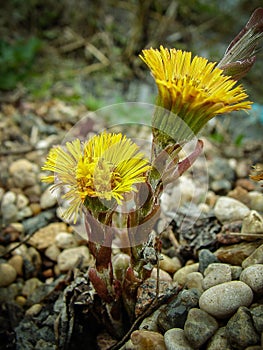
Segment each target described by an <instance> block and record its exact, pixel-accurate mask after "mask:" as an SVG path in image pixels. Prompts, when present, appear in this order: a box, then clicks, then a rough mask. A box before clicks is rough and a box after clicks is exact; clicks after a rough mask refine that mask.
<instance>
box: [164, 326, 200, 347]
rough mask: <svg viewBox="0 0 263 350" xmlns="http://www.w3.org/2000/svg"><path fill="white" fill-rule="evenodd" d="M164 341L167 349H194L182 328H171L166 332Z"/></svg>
mask: <svg viewBox="0 0 263 350" xmlns="http://www.w3.org/2000/svg"><path fill="white" fill-rule="evenodd" d="M164 342H165V346H166V349H167V350H193V349H194V348H193V347H192V346H191V345H190V343H189V342H188V340H187V338H186V337H185V335H184V331H183V329H181V328H172V329H169V330H168V331H167V332H165V334H164Z"/></svg>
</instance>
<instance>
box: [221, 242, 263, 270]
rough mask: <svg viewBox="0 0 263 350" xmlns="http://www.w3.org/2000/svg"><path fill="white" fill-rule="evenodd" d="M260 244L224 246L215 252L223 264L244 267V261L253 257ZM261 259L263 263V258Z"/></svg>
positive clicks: (249, 243)
mask: <svg viewBox="0 0 263 350" xmlns="http://www.w3.org/2000/svg"><path fill="white" fill-rule="evenodd" d="M259 244H260V243H259V242H257V241H255V242H242V243H238V244H231V245H228V246H222V247H220V248H219V249H217V250H216V251H215V255H216V257H217V258H218V259H219V260H220V261H221V262H224V263H227V264H231V265H239V266H240V265H241V264H242V267H244V266H243V262H244V260H245V259H247V258H248V257H249V256H250V257H251V256H252V255H253V253H254V251H255V250H256V249H257V248H258V246H259ZM262 248H263V246H262ZM260 259H261V260H262V262H263V257H262V256H261V257H260ZM254 264H255V262H254Z"/></svg>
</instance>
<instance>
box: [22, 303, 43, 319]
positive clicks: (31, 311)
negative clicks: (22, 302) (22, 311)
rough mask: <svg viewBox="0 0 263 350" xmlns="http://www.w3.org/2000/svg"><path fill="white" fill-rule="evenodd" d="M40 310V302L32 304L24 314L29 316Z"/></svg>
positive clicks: (35, 314)
mask: <svg viewBox="0 0 263 350" xmlns="http://www.w3.org/2000/svg"><path fill="white" fill-rule="evenodd" d="M41 310H42V305H41V304H34V305H32V306H31V307H30V308H29V309H27V310H26V316H31V317H34V316H37V315H38V314H39V313H40V311H41Z"/></svg>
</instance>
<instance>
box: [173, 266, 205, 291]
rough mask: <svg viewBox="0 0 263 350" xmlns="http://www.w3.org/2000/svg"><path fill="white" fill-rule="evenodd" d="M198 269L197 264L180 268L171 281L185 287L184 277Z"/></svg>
mask: <svg viewBox="0 0 263 350" xmlns="http://www.w3.org/2000/svg"><path fill="white" fill-rule="evenodd" d="M198 267H199V264H198V263H195V264H192V265H187V266H184V267H182V268H181V269H179V270H178V271H176V272H175V274H174V276H173V280H174V281H175V282H177V283H178V284H180V285H182V286H183V285H185V282H186V276H187V275H188V274H189V273H191V272H197V271H198Z"/></svg>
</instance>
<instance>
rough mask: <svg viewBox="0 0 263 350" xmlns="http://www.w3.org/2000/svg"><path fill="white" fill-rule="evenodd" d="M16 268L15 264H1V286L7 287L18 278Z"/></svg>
mask: <svg viewBox="0 0 263 350" xmlns="http://www.w3.org/2000/svg"><path fill="white" fill-rule="evenodd" d="M16 276H17V273H16V270H15V268H14V267H13V266H11V265H9V264H7V263H3V264H0V287H7V286H9V285H10V284H11V283H13V282H14V281H15V280H16Z"/></svg>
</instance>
